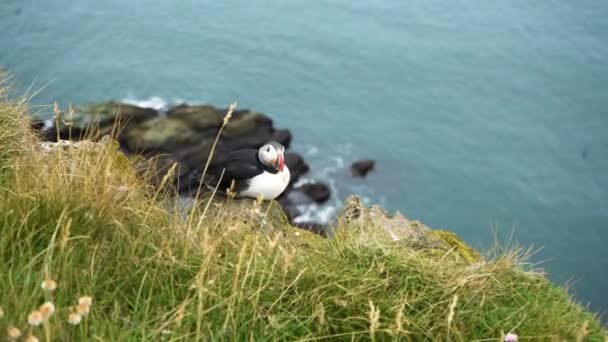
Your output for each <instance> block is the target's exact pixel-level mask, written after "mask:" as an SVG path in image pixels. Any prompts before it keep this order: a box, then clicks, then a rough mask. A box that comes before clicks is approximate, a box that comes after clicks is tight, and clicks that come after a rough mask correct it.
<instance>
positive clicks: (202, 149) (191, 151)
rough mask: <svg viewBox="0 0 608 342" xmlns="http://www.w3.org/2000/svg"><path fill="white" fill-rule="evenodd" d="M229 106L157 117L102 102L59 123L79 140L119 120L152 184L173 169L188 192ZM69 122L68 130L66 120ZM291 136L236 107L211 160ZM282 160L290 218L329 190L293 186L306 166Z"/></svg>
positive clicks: (186, 108) (298, 159) (125, 147)
mask: <svg viewBox="0 0 608 342" xmlns="http://www.w3.org/2000/svg"><path fill="white" fill-rule="evenodd" d="M227 111H228V110H227V109H222V108H216V107H213V106H210V105H185V104H184V105H179V106H176V107H173V108H170V109H169V110H167V112H166V115H162V116H161V115H160V114H159V113H158V112H157V111H156V110H154V109H148V108H141V107H138V106H134V105H129V104H124V103H119V102H106V103H100V104H93V105H89V106H82V107H77V108H75V109H74V110H73V111H71V113H72V114H69V113H63V112H62V113H60V120H59V121H57V122H58V123H59V131H60V138H63V139H67V138H69V137H71V138H72V139H73V140H79V139H80V138H81V137H82V136H85V134H84V133H85V132H87V131H90V130H95V129H97V128H98V133H99V134H109V133H115V125H119V126H120V127H121V128H122V129H121V130H120V134H116V133H115V134H112V136H113V137H114V138H116V139H117V140H118V142H119V143H120V148H121V150H122V151H123V152H125V153H126V154H132V155H133V154H135V155H142V156H144V157H146V159H148V160H150V161H151V162H150V163H147V164H146V166H145V167H143V170H144V172H145V173H148V172H152V173H153V176H154V177H153V181H154V183H156V184H157V185H159V184H160V183H161V182H162V181H163V179H165V176H166V175H167V173H168V172H171V178H170V181H171V183H172V184H173V185H174V186H175V189H176V190H177V192H178V194H180V195H186V194H190V195H191V194H193V193H195V192H196V191H197V190H198V189H199V183H200V178H201V176H202V173H203V169H204V167H205V164H206V163H207V159H208V158H209V156H210V153H211V150H212V147H213V144H214V141H215V139H216V137H217V134H218V132H219V130H220V127H221V126H222V124H223V122H224V117H225V115H226V113H227ZM68 117H70V119H69V120H68ZM70 120H71V121H70ZM68 121H69V122H71V124H70V125H71V129H68V128H70V127H68V125H66V122H68ZM96 127H97V128H96ZM32 128H33V129H35V130H38V131H40V132H41V134H40V135H42V136H43V139H46V140H50V141H53V140H55V139H56V138H57V134H56V132H57V128H55V127H50V128H46V127H44V125H43V123H42V122H36V123H35V124H33V127H32ZM70 131H71V132H70ZM291 139H292V135H291V132H290V131H289V130H287V129H275V128H274V126H273V121H272V119H270V118H269V117H268V116H266V115H264V114H262V113H259V112H255V111H252V110H249V109H242V110H236V111H234V113H233V115H232V117H231V119H230V121H229V122H228V124H227V125H226V126H225V127H224V128H223V131H222V135H221V136H220V138H219V140H218V141H217V144H216V146H215V150H214V153H213V159H212V160H211V162H210V163H209V165H210V166H213V165H214V164H216V163H220V162H222V161H223V160H224V159H225V158H226V157H227V156H228V155H230V153H231V152H232V151H235V150H239V149H244V148H254V149H257V148H259V147H261V146H262V145H263V144H265V143H266V142H268V141H269V140H275V141H278V142H279V143H281V144H283V145H284V146H285V147H286V148H288V147H289V145H290V143H291ZM285 164H286V165H287V166H288V167H289V169H290V172H291V179H290V186H289V187H288V189H287V190H286V191H285V194H284V195H283V196H281V197H280V198H279V199H278V202H279V203H280V204H281V206H282V208H283V209H284V211H285V213H286V214H287V215H288V217H290V218H294V217H296V216H298V215H299V214H300V213H299V212H298V209H297V206H298V205H300V204H312V203H323V202H325V201H327V199H328V198H329V197H330V196H331V191H330V190H329V188H328V187H327V185H325V184H323V183H314V184H306V185H304V186H302V187H300V188H298V189H295V190H294V189H293V183H295V182H296V181H297V180H298V179H299V178H300V177H301V176H302V175H303V174H305V173H306V172H308V169H309V167H308V165H307V164H306V162H305V161H304V159H303V158H302V156H301V155H299V154H296V153H291V152H286V154H285ZM174 165H175V167H174ZM292 191H293V193H292V194H291V195H289V194H290V192H292ZM307 224H308V225H313V224H315V223H314V222H310V223H307Z"/></svg>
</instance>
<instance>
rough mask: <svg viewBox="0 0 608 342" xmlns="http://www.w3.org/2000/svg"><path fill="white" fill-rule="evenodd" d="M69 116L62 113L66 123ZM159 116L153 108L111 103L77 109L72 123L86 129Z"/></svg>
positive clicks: (76, 126) (140, 120)
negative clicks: (92, 126) (91, 126)
mask: <svg viewBox="0 0 608 342" xmlns="http://www.w3.org/2000/svg"><path fill="white" fill-rule="evenodd" d="M67 115H68V114H67V113H62V116H61V118H62V119H63V120H65V121H67V120H70V118H69V117H68V116H67ZM157 115H158V112H157V111H156V110H154V109H151V108H142V107H138V106H134V105H130V104H126V103H120V102H114V101H111V102H105V103H97V104H92V105H86V106H80V107H76V108H75V109H74V115H73V117H72V118H71V121H72V122H73V123H74V124H73V127H75V128H81V129H86V128H88V127H89V126H90V125H92V124H95V125H97V124H98V125H100V126H104V125H109V124H114V123H115V122H117V121H122V122H124V123H129V122H133V123H136V122H142V121H145V120H149V119H152V118H154V117H156V116H157Z"/></svg>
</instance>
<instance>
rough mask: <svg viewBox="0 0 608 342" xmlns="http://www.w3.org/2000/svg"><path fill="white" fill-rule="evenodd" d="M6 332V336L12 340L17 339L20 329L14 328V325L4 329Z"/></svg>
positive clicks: (19, 335)
mask: <svg viewBox="0 0 608 342" xmlns="http://www.w3.org/2000/svg"><path fill="white" fill-rule="evenodd" d="M6 334H7V335H8V338H11V339H13V340H16V339H18V338H19V337H21V330H19V329H17V328H15V327H9V328H8V329H7V330H6Z"/></svg>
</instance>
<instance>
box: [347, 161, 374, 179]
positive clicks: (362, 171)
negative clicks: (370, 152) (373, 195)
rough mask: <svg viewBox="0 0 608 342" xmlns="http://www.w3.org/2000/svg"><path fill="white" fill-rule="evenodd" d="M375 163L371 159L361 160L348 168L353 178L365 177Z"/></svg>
mask: <svg viewBox="0 0 608 342" xmlns="http://www.w3.org/2000/svg"><path fill="white" fill-rule="evenodd" d="M375 164H376V162H375V161H373V160H371V159H363V160H359V161H356V162H354V163H353V164H352V165H351V166H350V170H351V173H352V175H353V176H354V177H365V176H366V175H367V174H368V173H369V172H370V171H371V170H373V169H374V166H375Z"/></svg>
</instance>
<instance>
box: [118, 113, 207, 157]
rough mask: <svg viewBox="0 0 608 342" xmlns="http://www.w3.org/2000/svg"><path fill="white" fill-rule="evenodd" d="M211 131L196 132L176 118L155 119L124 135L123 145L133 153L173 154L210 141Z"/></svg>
mask: <svg viewBox="0 0 608 342" xmlns="http://www.w3.org/2000/svg"><path fill="white" fill-rule="evenodd" d="M214 138H215V136H214V135H213V131H208V132H204V133H201V132H197V131H196V130H194V129H192V128H191V127H190V126H189V125H188V124H187V123H186V122H184V121H182V120H180V119H177V118H160V117H159V118H156V119H153V120H150V121H146V122H144V123H142V124H141V125H139V126H137V127H135V128H133V129H131V130H129V131H128V132H126V133H124V135H123V138H122V139H121V140H123V142H124V144H126V147H127V148H128V149H129V150H130V151H134V152H173V153H175V152H176V151H178V150H179V149H181V148H183V147H184V146H188V145H195V144H197V143H200V142H202V141H203V140H210V141H212V140H213V139H214Z"/></svg>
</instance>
